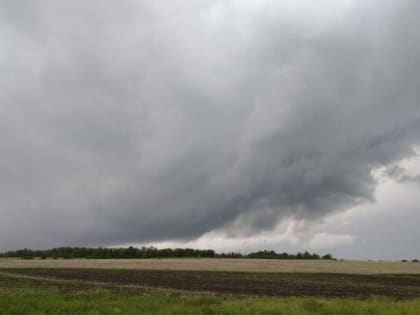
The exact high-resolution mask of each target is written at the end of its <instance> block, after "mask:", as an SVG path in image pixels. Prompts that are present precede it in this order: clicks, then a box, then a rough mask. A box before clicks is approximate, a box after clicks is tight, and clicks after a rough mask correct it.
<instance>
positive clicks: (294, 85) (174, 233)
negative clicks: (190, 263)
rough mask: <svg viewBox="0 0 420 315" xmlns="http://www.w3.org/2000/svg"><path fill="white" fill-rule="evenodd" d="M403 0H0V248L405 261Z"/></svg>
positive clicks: (411, 109)
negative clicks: (265, 252) (306, 254)
mask: <svg viewBox="0 0 420 315" xmlns="http://www.w3.org/2000/svg"><path fill="white" fill-rule="evenodd" d="M419 16H420V2H419V1H417V0H398V1H394V0H392V1H391V0H319V1H310V0H273V1H269V0H203V1H196V0H176V1H175V0H165V1H164V0H150V1H147V0H144V1H143V0H138V1H128V0H127V1H107V0H105V1H104V0H97V1H93V0H88V1H86V0H66V1H54V0H49V1H48V0H38V1H16V0H1V1H0V250H8V249H17V248H23V247H32V248H46V247H52V246H67V245H86V246H98V245H110V246H113V245H127V244H136V245H143V244H153V245H157V246H194V247H203V248H206V247H210V248H215V249H217V250H220V251H232V250H234V251H242V252H246V251H249V250H255V249H263V248H267V249H274V250H278V251H283V250H287V251H290V252H295V251H298V250H306V249H308V250H311V251H316V252H320V253H323V252H331V253H333V254H335V255H337V256H340V257H345V258H364V259H367V258H373V259H401V258H420V246H419V239H420V229H419V222H420V31H419V30H420V19H419Z"/></svg>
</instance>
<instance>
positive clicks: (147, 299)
mask: <svg viewBox="0 0 420 315" xmlns="http://www.w3.org/2000/svg"><path fill="white" fill-rule="evenodd" d="M233 271H235V272H233ZM0 314H19V315H20V314H296V315H301V314H305V315H309V314H311V315H321V314H322V315H323V314H327V315H328V314H331V315H333V314H337V315H338V314H348V315H351V314H378V315H379V314H381V315H388V314H406V315H418V314H420V264H418V263H417V264H416V263H387V262H378V263H375V262H339V261H268V260H237V259H234V260H224V259H162V260H155V259H153V260H113V261H111V260H108V261H107V260H14V259H3V260H0Z"/></svg>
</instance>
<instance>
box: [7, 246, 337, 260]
mask: <svg viewBox="0 0 420 315" xmlns="http://www.w3.org/2000/svg"><path fill="white" fill-rule="evenodd" d="M0 257H5V258H12V257H13V258H23V259H34V258H41V259H47V258H52V259H56V258H64V259H71V258H87V259H129V258H194V257H197V258H260V259H261V258H264V259H328V260H332V259H335V258H333V256H332V255H331V254H325V255H323V256H321V255H318V254H315V253H309V252H307V251H305V252H303V253H297V254H289V253H276V252H275V251H272V250H271V251H268V250H262V251H257V252H253V253H249V254H241V253H235V252H230V253H217V252H215V251H214V250H212V249H193V248H163V249H158V248H156V247H141V248H137V247H133V246H130V247H124V248H123V247H119V248H114V247H98V248H89V247H57V248H51V249H45V250H33V249H28V248H25V249H20V250H15V251H8V252H4V253H1V254H0Z"/></svg>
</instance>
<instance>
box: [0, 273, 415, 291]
mask: <svg viewBox="0 0 420 315" xmlns="http://www.w3.org/2000/svg"><path fill="white" fill-rule="evenodd" d="M7 272H9V273H12V274H15V275H21V276H36V277H42V278H44V279H51V278H52V279H61V280H82V281H87V282H92V281H93V282H94V281H98V282H101V283H106V284H109V285H115V286H118V285H136V286H147V287H159V288H171V289H180V290H188V291H206V292H215V293H221V294H233V295H266V296H321V297H356V298H364V297H369V296H387V297H395V298H414V297H420V275H390V274H388V275H350V274H326V273H322V274H321V273H261V272H260V273H249V272H248V273H241V272H236V273H232V272H214V271H213V272H206V271H163V270H116V269H115V270H107V269H74V268H73V269H13V270H7Z"/></svg>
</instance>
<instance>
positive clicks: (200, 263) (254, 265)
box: [0, 258, 420, 274]
mask: <svg viewBox="0 0 420 315" xmlns="http://www.w3.org/2000/svg"><path fill="white" fill-rule="evenodd" d="M2 268H3V269H4V268H78V269H79V268H88V269H97V268H99V269H142V270H185V271H187V270H188V271H190V270H191V271H243V272H274V273H275V272H309V273H352V274H353V273H354V274H420V263H402V262H374V261H334V260H273V259H215V258H207V259H206V258H192V259H188V258H181V259H176V258H174V259H171V258H165V259H46V260H41V259H34V260H25V259H8V258H5V259H1V258H0V269H2Z"/></svg>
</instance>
